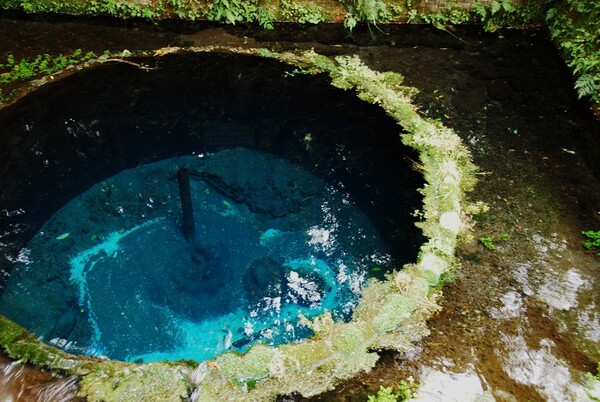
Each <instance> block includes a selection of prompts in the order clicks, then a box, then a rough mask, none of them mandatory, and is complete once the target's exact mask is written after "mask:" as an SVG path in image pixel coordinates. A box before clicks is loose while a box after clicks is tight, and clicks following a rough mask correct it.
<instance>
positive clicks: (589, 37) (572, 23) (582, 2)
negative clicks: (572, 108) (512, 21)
mask: <svg viewBox="0 0 600 402" xmlns="http://www.w3.org/2000/svg"><path fill="white" fill-rule="evenodd" d="M546 22H547V24H548V28H549V30H550V35H551V37H552V39H553V40H554V41H555V42H556V43H557V45H558V47H559V48H560V50H561V51H562V53H563V56H564V57H565V59H566V60H567V64H568V66H569V67H571V68H572V70H573V76H574V77H575V85H574V87H575V89H576V90H577V93H578V95H579V97H580V98H583V97H589V98H590V99H591V100H592V102H593V103H595V104H596V105H597V106H598V105H600V41H599V40H598V32H600V1H598V0H593V1H586V0H567V1H566V2H563V3H562V4H561V3H559V4H557V5H556V6H555V7H552V8H550V9H549V10H548V11H547V13H546Z"/></svg>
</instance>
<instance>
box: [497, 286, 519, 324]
mask: <svg viewBox="0 0 600 402" xmlns="http://www.w3.org/2000/svg"><path fill="white" fill-rule="evenodd" d="M500 301H501V302H502V307H500V308H496V307H492V308H491V309H490V315H491V316H492V317H493V318H496V319H499V318H516V317H518V316H519V315H521V313H522V312H523V311H524V307H523V298H522V297H521V295H520V294H519V293H517V292H515V291H514V290H511V291H509V292H508V293H505V294H504V295H502V296H501V297H500Z"/></svg>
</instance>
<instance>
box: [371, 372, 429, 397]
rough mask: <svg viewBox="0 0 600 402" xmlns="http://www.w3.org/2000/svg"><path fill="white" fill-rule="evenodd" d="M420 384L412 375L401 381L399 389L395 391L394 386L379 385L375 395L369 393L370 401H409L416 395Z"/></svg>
mask: <svg viewBox="0 0 600 402" xmlns="http://www.w3.org/2000/svg"><path fill="white" fill-rule="evenodd" d="M417 388H418V384H416V383H415V381H414V379H413V378H412V377H409V378H408V380H402V381H400V384H398V385H397V390H396V392H394V390H393V387H384V386H383V385H380V386H379V391H378V392H377V394H375V395H369V399H368V400H367V401H368V402H396V401H407V400H409V399H412V398H414V397H415V396H416V392H417Z"/></svg>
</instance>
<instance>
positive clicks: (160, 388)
mask: <svg viewBox="0 0 600 402" xmlns="http://www.w3.org/2000/svg"><path fill="white" fill-rule="evenodd" d="M186 378H187V374H186V373H185V372H184V371H183V369H182V368H179V367H173V365H171V364H166V363H150V364H146V365H139V366H138V365H126V364H118V363H117V364H115V363H114V362H106V363H99V364H98V365H97V367H96V368H95V369H94V371H92V372H91V373H90V374H88V375H86V376H84V377H83V378H82V379H81V381H80V383H79V392H78V394H79V395H80V396H82V397H85V398H86V400H87V401H90V402H101V401H102V402H129V401H131V400H132V396H135V399H136V400H139V401H148V402H153V401H156V402H159V401H160V402H163V401H164V402H168V401H172V402H180V401H181V400H183V399H184V398H187V396H188V391H187V384H186V382H185V380H186Z"/></svg>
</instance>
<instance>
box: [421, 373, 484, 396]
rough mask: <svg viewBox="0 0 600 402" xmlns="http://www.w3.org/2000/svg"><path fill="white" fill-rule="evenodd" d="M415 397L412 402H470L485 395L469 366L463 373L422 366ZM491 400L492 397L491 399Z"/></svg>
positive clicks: (479, 381) (476, 376) (477, 378)
mask: <svg viewBox="0 0 600 402" xmlns="http://www.w3.org/2000/svg"><path fill="white" fill-rule="evenodd" d="M419 383H420V384H421V385H420V386H419V389H418V391H417V397H416V398H413V399H411V401H413V402H435V401H439V402H470V401H475V400H479V401H481V400H490V399H482V396H484V395H485V391H484V389H483V385H482V384H481V380H480V379H479V376H478V375H477V374H476V373H475V371H474V369H473V368H472V367H471V368H469V369H468V370H467V371H465V372H464V373H452V372H450V371H445V370H444V371H438V370H435V369H433V368H431V367H424V368H423V369H422V371H421V377H420V379H419ZM491 400H493V398H492V399H491Z"/></svg>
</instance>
